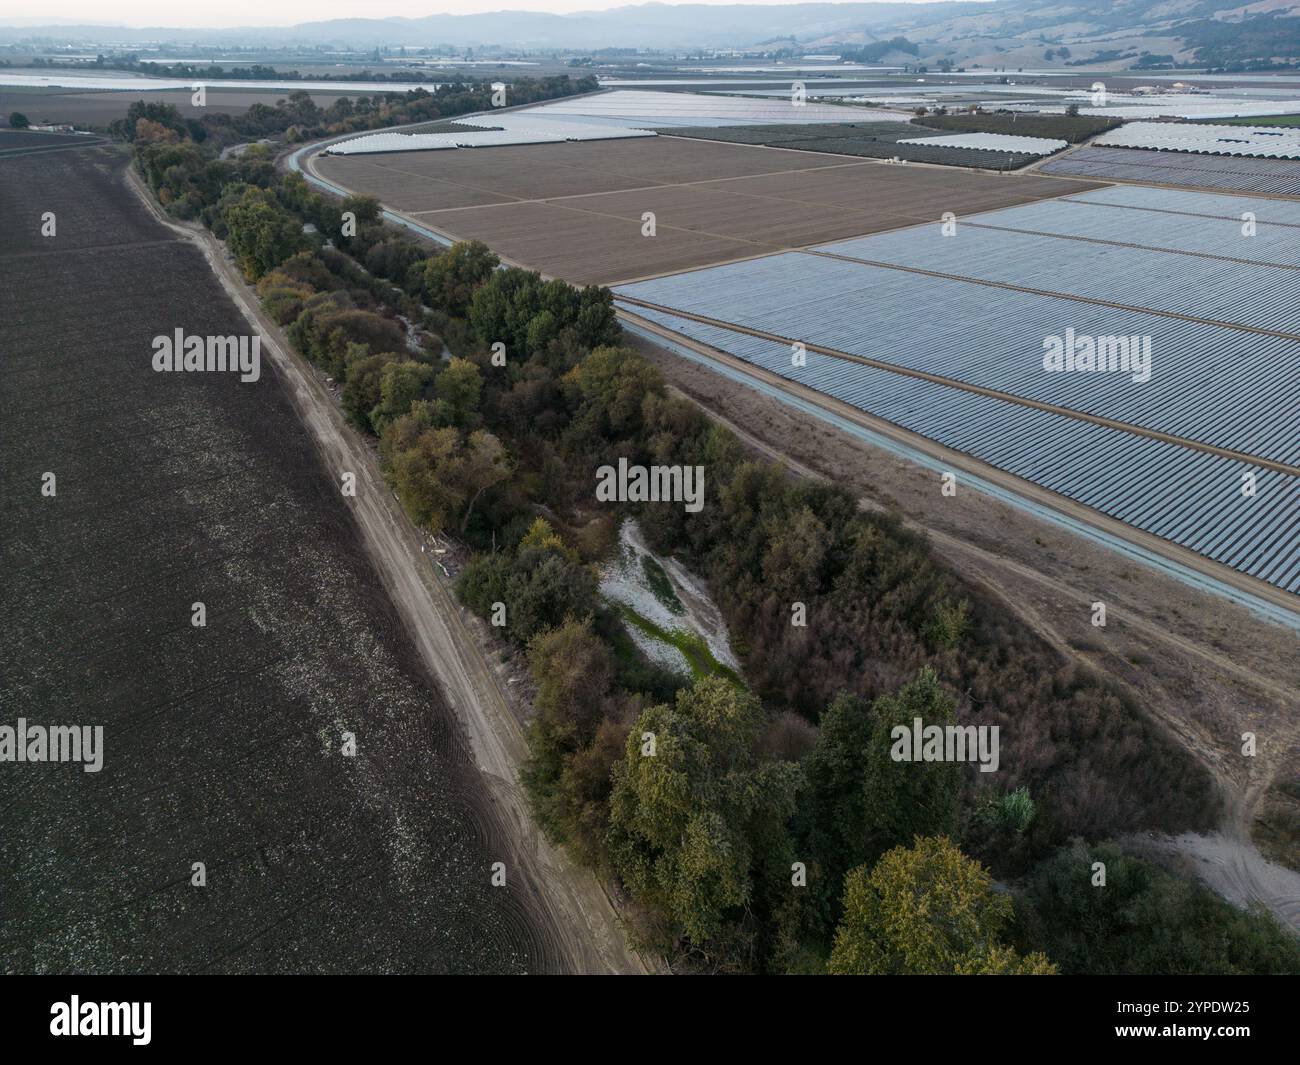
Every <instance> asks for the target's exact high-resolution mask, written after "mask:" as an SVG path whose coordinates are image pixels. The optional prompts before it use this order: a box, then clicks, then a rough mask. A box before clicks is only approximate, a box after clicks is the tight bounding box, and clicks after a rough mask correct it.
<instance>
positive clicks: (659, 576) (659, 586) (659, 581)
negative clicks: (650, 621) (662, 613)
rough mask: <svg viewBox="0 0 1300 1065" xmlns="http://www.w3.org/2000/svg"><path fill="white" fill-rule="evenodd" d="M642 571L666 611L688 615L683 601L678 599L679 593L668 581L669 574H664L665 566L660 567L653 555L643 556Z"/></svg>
mask: <svg viewBox="0 0 1300 1065" xmlns="http://www.w3.org/2000/svg"><path fill="white" fill-rule="evenodd" d="M641 570H642V572H644V573H645V579H646V580H647V581H648V582H649V584H650V590H651V591H652V592H654V594H655V598H656V599H658V600H659V602H660V603H662V604H663V606H664V608H665V609H667V610H670V611H672V612H673V613H674V614H685V613H686V608H685V607H684V606H682V601H681V600H680V599H678V598H677V593H676V592H675V591H673V582H672V581H671V580H669V579H668V574H667V573H665V572H664V568H663V566H661V565H659V560H658V559H657V558H655V557H654V556H652V555H642V556H641Z"/></svg>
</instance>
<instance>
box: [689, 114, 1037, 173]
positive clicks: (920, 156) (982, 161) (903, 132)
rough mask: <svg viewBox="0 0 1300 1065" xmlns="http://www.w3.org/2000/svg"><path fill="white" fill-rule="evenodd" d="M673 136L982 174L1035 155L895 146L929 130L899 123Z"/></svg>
mask: <svg viewBox="0 0 1300 1065" xmlns="http://www.w3.org/2000/svg"><path fill="white" fill-rule="evenodd" d="M671 133H672V135H673V136H675V137H694V138H699V139H702V140H720V141H727V142H728V143H732V144H756V145H765V146H767V147H769V148H797V149H799V150H800V151H805V152H828V153H831V154H835V155H855V156H861V157H862V158H864V159H895V158H897V159H905V160H907V161H908V162H909V163H931V164H933V165H936V166H960V167H975V168H979V169H983V170H1018V169H1020V168H1021V167H1023V166H1028V165H1029V164H1030V163H1031V162H1033V161H1034V160H1035V159H1037V158H1038V156H1036V155H1023V154H1008V153H1005V152H970V151H962V150H959V149H956V148H945V147H936V146H931V145H925V144H899V143H898V141H899V139H900V138H905V137H922V136H925V135H927V134H934V133H935V131H934V130H927V129H925V128H923V127H918V126H913V125H909V124H906V123H900V122H875V123H862V124H860V125H859V124H850V123H843V124H837V123H830V124H827V125H824V126H793V125H791V126H723V127H710V126H693V127H688V128H683V129H673V130H672V131H671Z"/></svg>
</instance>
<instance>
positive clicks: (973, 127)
mask: <svg viewBox="0 0 1300 1065" xmlns="http://www.w3.org/2000/svg"><path fill="white" fill-rule="evenodd" d="M912 123H913V124H914V125H917V126H924V127H925V128H927V129H937V130H943V131H945V132H948V133H1004V134H1007V135H1008V136H1012V137H1048V138H1051V139H1052V140H1062V141H1069V142H1070V143H1071V144H1078V143H1079V142H1080V141H1085V140H1087V139H1088V138H1089V137H1094V136H1096V135H1097V134H1098V133H1105V132H1106V130H1108V129H1114V128H1115V127H1116V126H1118V125H1121V124H1122V120H1121V119H1118V118H1106V117H1103V116H1099V115H1027V114H1020V113H1016V112H1010V111H1005V112H984V111H980V112H976V113H974V114H972V113H970V112H961V113H958V114H950V115H918V116H917V117H916V118H914V119H912ZM911 136H915V132H913V133H912V134H911Z"/></svg>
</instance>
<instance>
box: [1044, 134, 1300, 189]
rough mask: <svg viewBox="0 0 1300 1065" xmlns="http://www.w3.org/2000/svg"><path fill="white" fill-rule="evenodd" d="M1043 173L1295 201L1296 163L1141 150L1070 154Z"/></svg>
mask: <svg viewBox="0 0 1300 1065" xmlns="http://www.w3.org/2000/svg"><path fill="white" fill-rule="evenodd" d="M1039 169H1040V170H1041V172H1042V173H1044V174H1056V175H1058V176H1062V177H1080V178H1099V179H1101V180H1104V181H1137V182H1143V183H1150V184H1154V185H1181V186H1183V187H1185V188H1193V189H1208V190H1211V191H1221V192H1244V193H1250V194H1252V195H1256V196H1292V197H1296V196H1300V161H1297V160H1294V159H1254V158H1247V159H1238V158H1234V157H1231V156H1207V155H1196V154H1194V153H1190V152H1186V153H1185V152H1158V151H1151V150H1149V149H1142V148H1094V147H1092V146H1091V145H1089V146H1087V147H1084V148H1079V149H1076V150H1075V151H1073V152H1070V153H1069V154H1068V155H1063V156H1060V157H1059V158H1055V159H1049V160H1048V161H1047V162H1045V163H1044V164H1043V165H1042V166H1041V167H1039Z"/></svg>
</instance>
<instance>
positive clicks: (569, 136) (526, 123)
mask: <svg viewBox="0 0 1300 1065" xmlns="http://www.w3.org/2000/svg"><path fill="white" fill-rule="evenodd" d="M490 124H491V125H495V126H504V127H505V128H504V129H490V128H489V129H475V130H461V131H456V132H451V133H396V132H388V133H370V134H366V135H365V136H361V137H353V138H352V139H351V140H346V141H340V142H339V143H338V144H334V145H331V146H330V148H329V149H328V151H329V152H330V153H331V154H333V155H365V154H371V153H374V152H427V151H436V150H439V149H446V148H491V147H500V146H503V145H510V144H557V143H559V142H561V141H591V140H620V139H624V138H628V137H653V136H655V134H654V133H652V132H650V131H648V130H643V129H632V128H630V127H622V126H584V125H579V124H578V123H571V122H558V121H554V120H546V119H529V118H527V117H525V116H524V115H521V114H506V115H502V116H501V117H500V119H499V120H498V119H494V120H491V123H490ZM462 125H474V126H488V125H489V120H488V119H473V120H467V121H464V122H462Z"/></svg>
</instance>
